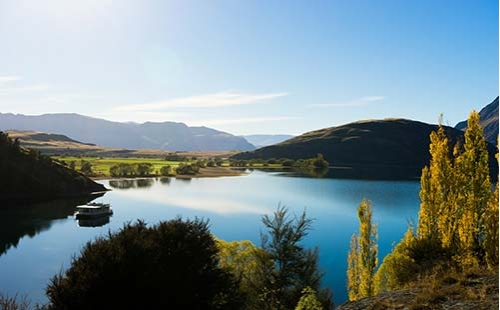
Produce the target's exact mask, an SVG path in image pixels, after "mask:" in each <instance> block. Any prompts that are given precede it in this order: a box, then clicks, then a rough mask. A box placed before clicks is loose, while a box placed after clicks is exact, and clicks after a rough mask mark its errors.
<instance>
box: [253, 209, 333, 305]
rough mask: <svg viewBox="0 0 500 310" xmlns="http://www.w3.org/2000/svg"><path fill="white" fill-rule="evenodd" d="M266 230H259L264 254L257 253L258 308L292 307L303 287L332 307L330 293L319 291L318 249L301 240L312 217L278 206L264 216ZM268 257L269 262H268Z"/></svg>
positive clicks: (309, 226) (323, 303) (324, 290)
mask: <svg viewBox="0 0 500 310" xmlns="http://www.w3.org/2000/svg"><path fill="white" fill-rule="evenodd" d="M262 223H263V224H264V227H265V228H266V230H267V233H261V240H262V249H263V250H264V251H265V254H266V255H264V256H260V258H261V261H260V262H259V264H258V266H259V268H260V274H261V280H262V283H261V284H260V287H261V289H260V290H261V291H260V296H261V298H260V300H261V301H262V302H261V304H260V309H292V308H294V307H295V306H296V305H297V303H298V301H299V299H300V297H301V296H302V290H303V289H304V288H306V287H311V288H312V289H314V290H316V291H318V292H319V298H320V301H321V303H322V305H323V306H324V307H325V308H330V307H331V294H330V292H329V291H328V290H326V289H323V290H321V291H320V284H321V277H322V274H321V273H320V272H319V270H318V249H317V248H315V249H312V250H311V249H305V248H303V246H302V245H301V242H302V240H303V239H304V238H305V237H306V236H307V234H308V231H309V230H310V229H311V225H312V220H311V219H309V218H307V217H306V213H305V212H303V213H302V215H301V216H300V217H298V218H297V217H295V218H294V219H291V218H290V217H289V215H288V211H287V209H286V208H285V207H283V206H279V207H278V210H277V211H275V212H274V215H273V217H269V216H267V215H265V216H263V218H262ZM269 261H271V262H272V264H269V263H268V262H269Z"/></svg>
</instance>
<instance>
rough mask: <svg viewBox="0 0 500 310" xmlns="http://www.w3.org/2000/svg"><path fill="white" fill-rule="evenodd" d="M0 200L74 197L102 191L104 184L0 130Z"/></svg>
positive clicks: (9, 201) (10, 201)
mask: <svg viewBox="0 0 500 310" xmlns="http://www.w3.org/2000/svg"><path fill="white" fill-rule="evenodd" d="M0 175H1V176H2V178H1V179H0V201H1V202H2V204H8V203H14V202H19V201H41V200H49V199H55V198H60V197H76V196H83V195H88V194H90V193H92V192H98V191H103V190H105V188H104V186H102V185H100V184H98V183H95V182H94V181H92V180H91V179H89V178H87V177H85V176H83V175H81V174H79V173H78V172H76V171H73V170H71V169H68V168H66V167H64V166H63V165H61V164H59V163H57V162H54V161H52V160H51V159H50V158H49V157H47V156H44V155H41V154H40V153H39V152H37V151H34V150H28V149H24V148H21V147H20V145H19V141H17V140H12V139H11V138H9V137H8V136H7V134H5V133H2V132H0Z"/></svg>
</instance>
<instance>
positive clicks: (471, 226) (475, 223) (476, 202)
mask: <svg viewBox="0 0 500 310" xmlns="http://www.w3.org/2000/svg"><path fill="white" fill-rule="evenodd" d="M455 167H456V173H457V175H458V177H459V178H460V179H462V180H463V182H460V186H459V187H458V188H457V189H458V190H459V193H458V195H457V196H458V197H457V200H458V203H457V205H459V207H460V208H461V209H459V210H458V212H455V213H456V214H458V215H459V216H460V218H459V222H458V228H459V229H458V237H459V240H460V243H459V253H458V256H457V258H458V261H459V263H460V264H461V265H462V266H464V267H473V266H477V265H478V264H479V260H478V257H477V255H476V254H475V253H477V251H478V250H479V249H480V247H481V243H482V240H483V239H484V237H485V235H484V231H483V227H484V220H485V216H484V215H485V211H486V210H487V209H488V204H489V202H490V200H491V195H492V191H491V182H490V173H489V166H488V151H487V148H486V141H485V138H484V134H483V128H482V127H481V124H480V122H479V113H478V112H476V111H472V112H471V113H470V115H469V118H468V120H467V130H466V131H465V143H464V151H463V152H462V153H461V154H460V155H459V156H458V157H457V158H456V160H455Z"/></svg>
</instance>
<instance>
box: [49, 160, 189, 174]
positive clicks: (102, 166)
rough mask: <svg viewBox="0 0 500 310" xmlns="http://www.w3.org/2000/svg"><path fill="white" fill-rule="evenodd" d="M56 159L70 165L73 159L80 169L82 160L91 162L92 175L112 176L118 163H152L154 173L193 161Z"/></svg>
mask: <svg viewBox="0 0 500 310" xmlns="http://www.w3.org/2000/svg"><path fill="white" fill-rule="evenodd" d="M53 158H54V159H56V160H58V161H60V162H65V163H66V164H67V165H68V166H69V165H70V163H71V162H72V161H74V162H75V170H78V171H80V170H81V168H82V162H85V161H87V162H89V163H90V164H91V166H92V175H93V176H96V177H110V173H109V169H110V168H111V167H112V166H114V165H117V164H130V165H134V164H140V163H150V164H151V165H153V174H159V171H160V169H161V167H163V166H170V167H171V169H172V171H175V168H177V167H178V166H179V165H180V164H181V163H192V161H191V160H187V161H170V160H165V159H161V158H139V157H135V158H118V157H71V156H69V157H64V156H54V157H53Z"/></svg>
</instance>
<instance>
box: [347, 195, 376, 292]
mask: <svg viewBox="0 0 500 310" xmlns="http://www.w3.org/2000/svg"><path fill="white" fill-rule="evenodd" d="M372 215H373V211H372V206H371V203H370V202H369V201H368V200H366V199H363V201H362V202H361V204H360V205H359V207H358V218H359V236H356V234H354V235H353V238H352V239H351V250H350V252H349V255H348V270H347V282H348V284H347V286H348V295H349V300H357V299H360V298H364V297H370V296H373V295H374V294H375V289H374V276H375V269H376V267H377V263H378V261H377V252H378V249H377V226H376V225H375V224H373V223H372Z"/></svg>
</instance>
